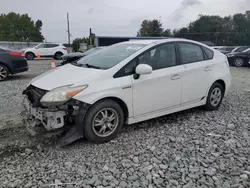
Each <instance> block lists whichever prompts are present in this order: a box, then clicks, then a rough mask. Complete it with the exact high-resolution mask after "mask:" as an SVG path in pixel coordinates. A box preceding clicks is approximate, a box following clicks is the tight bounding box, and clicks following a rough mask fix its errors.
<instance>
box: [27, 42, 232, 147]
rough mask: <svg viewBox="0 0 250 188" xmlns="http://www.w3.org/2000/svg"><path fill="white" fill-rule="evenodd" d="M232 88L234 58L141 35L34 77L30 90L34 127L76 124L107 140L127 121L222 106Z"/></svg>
mask: <svg viewBox="0 0 250 188" xmlns="http://www.w3.org/2000/svg"><path fill="white" fill-rule="evenodd" d="M230 85H231V74H230V69H229V64H228V61H227V57H226V56H225V55H224V54H222V53H220V52H219V51H217V50H214V49H212V48H210V47H208V46H206V45H205V44H202V43H199V42H195V41H191V40H186V39H162V40H137V41H127V42H122V43H117V44H114V45H111V46H108V47H106V48H104V49H102V50H100V51H98V52H95V53H93V54H90V55H88V56H85V57H82V58H81V59H80V60H79V61H78V62H77V63H74V64H67V65H64V66H61V67H58V68H56V69H55V70H52V71H48V72H46V73H44V74H43V75H40V76H38V77H36V78H34V79H33V80H32V81H31V82H30V83H29V85H28V87H27V88H26V89H25V91H24V92H23V94H24V95H25V101H26V102H25V105H26V109H27V111H28V114H29V115H28V117H29V122H30V123H28V125H31V126H34V125H35V124H36V123H34V122H40V123H41V124H42V125H43V126H44V127H45V128H46V129H47V130H54V129H58V128H62V127H64V126H65V125H69V124H70V125H71V126H72V129H73V128H74V131H75V134H80V135H82V136H83V135H84V136H86V138H87V139H89V140H91V141H93V142H95V143H103V142H107V141H109V140H111V139H113V138H114V137H115V136H116V135H117V134H118V133H119V132H120V131H121V128H122V126H123V125H124V123H127V124H133V123H137V122H141V121H145V120H148V119H152V118H156V117H159V116H164V115H167V114H170V113H174V112H178V111H182V110H186V109H189V108H193V107H197V106H205V107H206V109H207V110H217V109H218V108H219V106H220V104H221V102H222V99H223V97H224V96H225V95H226V94H227V92H228V90H229V88H230ZM31 120H32V121H31ZM67 120H70V122H71V123H68V122H67ZM32 122H33V123H32ZM29 127H30V126H29ZM70 135H73V134H71V133H70Z"/></svg>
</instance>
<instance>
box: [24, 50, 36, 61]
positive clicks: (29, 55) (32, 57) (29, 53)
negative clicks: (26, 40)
mask: <svg viewBox="0 0 250 188" xmlns="http://www.w3.org/2000/svg"><path fill="white" fill-rule="evenodd" d="M25 58H26V59H27V60H33V59H34V58H35V55H34V54H33V53H31V52H27V53H26V54H25Z"/></svg>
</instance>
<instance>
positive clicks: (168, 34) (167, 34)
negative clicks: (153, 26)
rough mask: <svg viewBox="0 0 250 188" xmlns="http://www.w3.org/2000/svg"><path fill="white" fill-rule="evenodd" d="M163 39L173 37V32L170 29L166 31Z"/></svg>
mask: <svg viewBox="0 0 250 188" xmlns="http://www.w3.org/2000/svg"><path fill="white" fill-rule="evenodd" d="M162 36H163V37H172V36H173V35H172V32H171V30H170V29H166V30H165V31H164V32H163V33H162Z"/></svg>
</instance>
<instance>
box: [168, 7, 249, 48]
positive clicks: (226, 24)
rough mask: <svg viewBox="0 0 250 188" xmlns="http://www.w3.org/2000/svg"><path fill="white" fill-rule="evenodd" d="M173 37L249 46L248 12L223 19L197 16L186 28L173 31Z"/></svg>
mask: <svg viewBox="0 0 250 188" xmlns="http://www.w3.org/2000/svg"><path fill="white" fill-rule="evenodd" d="M173 35H174V37H183V38H188V39H192V40H197V41H212V42H214V43H215V44H217V45H249V44H250V11H246V13H245V14H235V15H233V16H225V17H220V16H208V15H199V17H198V19H197V20H195V21H193V22H191V23H190V24H189V25H188V26H187V27H184V28H181V29H179V30H174V31H173Z"/></svg>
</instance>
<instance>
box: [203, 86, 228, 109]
mask: <svg viewBox="0 0 250 188" xmlns="http://www.w3.org/2000/svg"><path fill="white" fill-rule="evenodd" d="M224 92H225V91H224V88H223V86H222V85H221V84H220V83H218V82H215V83H214V84H213V85H212V86H211V88H210V89H209V92H208V96H207V102H206V105H205V108H206V110H208V111H213V110H218V109H219V107H220V105H221V102H222V99H223V97H224Z"/></svg>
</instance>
